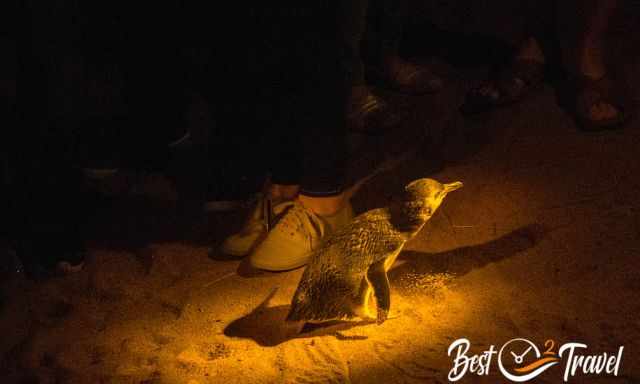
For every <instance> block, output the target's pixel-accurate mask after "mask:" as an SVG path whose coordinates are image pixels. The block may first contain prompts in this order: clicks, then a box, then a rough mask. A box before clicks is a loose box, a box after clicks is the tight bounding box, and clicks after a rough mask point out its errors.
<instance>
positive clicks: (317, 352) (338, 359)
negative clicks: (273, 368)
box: [278, 338, 351, 384]
mask: <svg viewBox="0 0 640 384" xmlns="http://www.w3.org/2000/svg"><path fill="white" fill-rule="evenodd" d="M278 365H279V366H280V369H281V370H282V372H283V375H284V377H283V380H282V382H284V383H290V384H293V383H296V384H307V383H309V384H310V383H336V384H338V383H339V384H345V383H351V379H350V377H349V367H348V365H347V363H346V361H345V359H344V357H343V356H342V353H341V352H340V350H339V348H338V345H337V341H336V340H333V339H329V338H313V339H311V340H309V339H301V340H295V341H291V342H288V343H285V344H283V345H282V347H281V349H280V353H279V356H278Z"/></svg>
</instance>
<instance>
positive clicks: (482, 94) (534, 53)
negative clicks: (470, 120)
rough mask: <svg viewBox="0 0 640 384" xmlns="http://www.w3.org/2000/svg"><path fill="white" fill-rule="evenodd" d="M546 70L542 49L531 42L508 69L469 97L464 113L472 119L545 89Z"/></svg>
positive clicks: (469, 94) (496, 75) (521, 48)
mask: <svg viewBox="0 0 640 384" xmlns="http://www.w3.org/2000/svg"><path fill="white" fill-rule="evenodd" d="M544 70H545V58H544V54H543V53H542V49H541V48H540V45H539V44H538V42H537V41H536V40H535V39H533V38H529V39H527V40H525V41H524V42H523V43H522V44H521V45H520V47H519V49H518V52H517V54H516V55H515V57H514V58H513V60H512V61H511V62H510V63H509V64H508V65H506V66H504V67H503V68H501V69H499V70H497V71H496V73H495V75H494V76H493V77H492V78H490V79H488V80H485V81H483V82H482V83H481V84H480V85H478V86H476V87H474V88H472V89H471V90H470V91H469V92H468V93H467V96H466V98H465V102H464V104H463V105H462V107H461V109H460V110H461V112H462V113H463V114H465V115H471V114H475V113H480V112H486V111H489V110H492V109H494V108H496V107H501V106H506V105H509V104H513V103H516V102H518V101H521V100H522V99H524V98H525V97H526V96H528V95H529V94H530V92H531V91H533V90H535V89H537V88H538V87H540V86H541V85H542V83H543V81H544Z"/></svg>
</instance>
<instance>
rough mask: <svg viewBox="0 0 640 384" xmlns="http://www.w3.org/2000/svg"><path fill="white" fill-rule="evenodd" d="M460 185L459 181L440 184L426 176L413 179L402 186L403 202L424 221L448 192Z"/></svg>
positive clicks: (413, 213)
mask: <svg viewBox="0 0 640 384" xmlns="http://www.w3.org/2000/svg"><path fill="white" fill-rule="evenodd" d="M461 187H462V182H460V181H456V182H453V183H449V184H442V183H440V182H438V181H436V180H433V179H427V178H425V179H418V180H414V181H412V182H411V183H409V184H407V186H406V187H404V191H405V204H407V205H408V207H409V208H410V212H411V214H412V215H416V216H417V217H418V218H419V219H421V220H425V221H426V220H429V219H430V218H431V216H432V215H433V213H434V212H435V211H436V209H438V207H439V206H440V204H442V201H443V200H444V198H445V196H447V194H448V193H449V192H453V191H455V190H456V189H458V188H461Z"/></svg>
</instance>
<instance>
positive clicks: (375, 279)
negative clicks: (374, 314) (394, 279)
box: [367, 259, 391, 324]
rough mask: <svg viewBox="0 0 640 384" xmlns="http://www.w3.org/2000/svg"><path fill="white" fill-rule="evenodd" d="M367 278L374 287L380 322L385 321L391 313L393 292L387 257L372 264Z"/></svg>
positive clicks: (378, 320)
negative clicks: (387, 269)
mask: <svg viewBox="0 0 640 384" xmlns="http://www.w3.org/2000/svg"><path fill="white" fill-rule="evenodd" d="M367 280H368V281H369V283H370V284H371V287H372V288H373V295H374V296H375V298H376V304H377V311H378V318H377V322H378V324H382V323H384V321H385V320H386V319H387V316H388V315H389V308H390V307H391V293H390V289H389V278H388V277H387V272H386V269H385V259H383V260H380V261H378V262H376V263H374V264H372V265H371V266H370V267H369V269H368V270H367Z"/></svg>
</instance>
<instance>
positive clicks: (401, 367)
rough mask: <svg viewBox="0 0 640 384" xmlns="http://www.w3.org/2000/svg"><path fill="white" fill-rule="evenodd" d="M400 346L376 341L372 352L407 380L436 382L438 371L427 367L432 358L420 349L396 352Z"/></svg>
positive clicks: (398, 343)
mask: <svg viewBox="0 0 640 384" xmlns="http://www.w3.org/2000/svg"><path fill="white" fill-rule="evenodd" d="M400 345H402V343H401V342H400V341H398V342H394V341H376V342H374V343H373V351H374V353H375V355H376V357H377V358H379V359H380V360H382V361H383V362H384V363H385V364H387V365H388V366H390V367H393V368H395V369H397V370H398V371H400V372H401V373H402V374H403V375H405V376H407V377H409V378H412V379H417V380H432V381H433V382H438V381H437V376H438V370H436V369H434V368H431V367H429V365H428V362H429V361H431V360H433V357H430V356H427V354H426V353H425V351H421V350H420V349H416V350H414V351H402V350H398V348H399V346H400Z"/></svg>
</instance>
